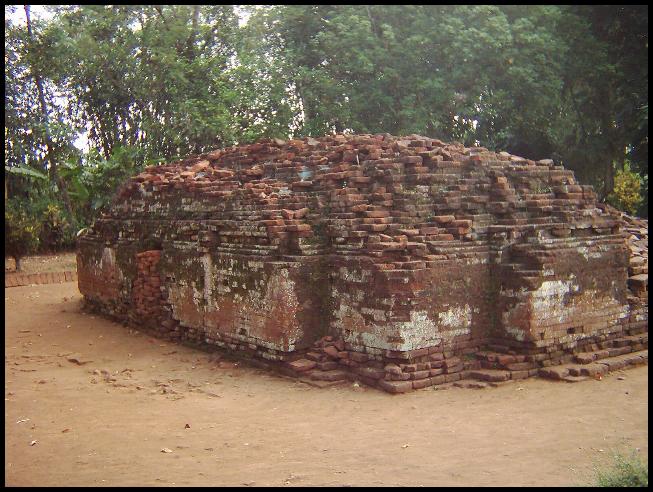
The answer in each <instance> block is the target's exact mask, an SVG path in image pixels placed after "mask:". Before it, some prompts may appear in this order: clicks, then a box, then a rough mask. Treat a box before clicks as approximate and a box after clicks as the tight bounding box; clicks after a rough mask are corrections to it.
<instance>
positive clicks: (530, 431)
mask: <svg viewBox="0 0 653 492" xmlns="http://www.w3.org/2000/svg"><path fill="white" fill-rule="evenodd" d="M80 301H81V296H80V294H79V292H78V290H77V286H76V283H66V284H55V285H39V286H25V287H13V288H9V289H5V308H6V311H5V313H6V314H5V484H6V485H20V486H24V485H48V486H55V485H56V486H63V485H73V486H94V485H95V486H97V485H116V486H127V485H177V486H180V485H220V486H227V485H234V486H284V485H286V486H306V485H314V486H319V485H352V486H358V485H378V486H391V485H415V486H419V485H424V486H432V485H437V486H446V485H454V486H455V485H472V486H489V485H512V486H520V485H521V486H531V485H543V486H564V485H584V484H587V483H589V482H591V481H592V479H593V467H594V466H595V465H600V464H605V463H609V462H610V454H611V452H612V451H614V450H620V451H625V452H629V451H631V450H633V449H639V454H640V455H641V456H642V457H643V458H644V459H645V460H646V461H648V458H647V457H648V367H647V366H644V367H641V366H640V367H637V368H634V369H629V370H625V371H619V372H615V373H612V374H610V375H608V376H606V377H604V378H603V380H601V381H595V380H590V381H584V382H581V383H574V384H570V383H564V382H559V383H556V382H551V381H545V380H541V379H530V380H526V381H519V382H515V383H511V384H507V385H505V386H502V387H498V388H487V389H479V390H475V389H461V388H450V389H446V390H433V389H432V388H427V389H424V390H421V391H417V392H413V393H410V394H405V395H390V394H386V393H383V392H380V391H378V390H373V389H368V388H366V387H357V386H355V385H354V384H352V383H348V384H346V385H344V386H337V387H332V388H328V389H320V388H315V387H312V386H309V385H307V384H305V383H301V382H298V381H296V380H293V379H289V378H284V377H280V376H276V375H271V374H268V373H266V372H264V371H262V370H260V369H256V368H251V367H247V366H246V365H244V364H239V365H238V366H236V367H233V364H230V363H229V362H227V361H226V359H224V358H223V359H222V362H219V361H217V360H216V359H217V358H216V357H214V356H211V355H210V354H207V353H204V352H199V351H196V350H193V349H191V348H186V347H182V346H178V345H174V344H171V343H168V342H165V341H161V340H158V339H154V338H152V337H150V336H146V335H144V334H141V333H136V332H134V331H133V330H130V328H127V327H123V326H122V325H120V324H116V323H113V322H111V321H107V320H105V319H102V318H100V317H97V316H92V315H88V314H84V313H82V312H81V311H80ZM164 449H165V450H166V451H169V452H162V450H164Z"/></svg>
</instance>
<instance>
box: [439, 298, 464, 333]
mask: <svg viewBox="0 0 653 492" xmlns="http://www.w3.org/2000/svg"><path fill="white" fill-rule="evenodd" d="M438 324H439V325H440V326H441V327H443V328H453V329H465V328H469V327H470V326H471V325H472V308H471V306H470V305H469V304H465V305H464V306H454V307H452V308H451V309H449V310H447V311H444V312H441V313H438Z"/></svg>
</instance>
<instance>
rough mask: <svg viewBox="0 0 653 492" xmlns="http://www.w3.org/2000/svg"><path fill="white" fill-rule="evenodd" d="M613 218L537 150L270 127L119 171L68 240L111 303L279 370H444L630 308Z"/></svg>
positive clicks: (597, 326)
mask: <svg viewBox="0 0 653 492" xmlns="http://www.w3.org/2000/svg"><path fill="white" fill-rule="evenodd" d="M623 224H624V220H623V218H621V217H619V216H618V214H616V213H615V212H614V211H613V210H611V209H609V208H606V207H605V206H601V205H599V204H597V202H596V196H595V194H594V192H593V191H592V189H591V187H588V186H581V185H578V184H576V182H575V179H574V176H573V173H572V172H571V171H568V170H565V169H563V168H562V167H560V166H555V165H554V164H553V162H552V161H549V160H543V161H538V162H533V161H530V160H527V159H522V158H520V157H516V156H511V155H509V154H507V153H505V152H501V153H498V154H497V153H494V152H489V151H487V149H484V148H478V147H473V148H465V147H464V146H462V145H460V144H444V143H442V142H440V141H439V140H436V139H428V138H425V137H419V136H409V137H404V138H396V137H392V136H390V135H375V136H371V135H362V136H360V135H358V136H345V135H337V136H333V137H324V138H321V139H313V138H307V139H304V140H291V141H289V142H282V141H263V142H260V143H257V144H252V145H246V146H241V147H234V148H229V149H224V150H219V151H215V152H212V153H209V154H205V155H201V156H197V157H192V158H188V159H186V160H184V161H181V162H179V163H175V164H170V165H165V166H153V167H150V168H147V169H146V170H145V171H144V172H143V173H142V174H140V175H138V176H136V177H134V178H133V179H132V180H131V181H129V182H128V183H126V185H125V186H123V188H122V189H121V190H120V192H119V194H118V196H117V198H116V200H115V201H114V203H113V206H112V209H111V212H110V213H109V214H107V215H105V216H103V217H101V218H100V219H98V220H97V221H96V223H95V225H94V227H93V228H92V229H91V230H90V232H89V233H88V234H87V235H85V236H83V237H81V238H80V240H79V256H78V272H79V285H80V290H81V292H82V294H84V296H85V298H86V299H87V301H88V303H89V304H90V305H93V306H94V307H96V308H97V309H98V310H100V311H102V312H105V313H107V314H109V315H111V316H114V317H116V318H118V319H122V320H126V321H128V322H130V323H132V324H141V325H144V326H150V327H151V328H153V329H155V330H157V331H158V332H160V333H161V334H165V335H166V336H171V337H173V338H177V339H180V340H185V341H188V342H193V343H196V344H208V345H217V346H221V347H225V348H228V349H231V350H234V351H238V352H240V353H244V354H249V355H252V356H255V357H258V358H263V359H267V360H270V361H286V363H285V366H284V367H286V368H287V369H288V370H290V371H291V372H293V371H294V372H302V371H308V370H314V371H318V372H319V371H326V372H329V371H334V370H335V368H334V364H336V365H337V367H340V368H344V369H345V370H346V371H349V372H350V373H355V374H357V375H358V376H359V377H361V378H367V379H366V382H368V383H370V384H377V385H381V386H383V385H385V386H387V384H386V383H381V382H380V381H406V380H408V381H417V380H424V379H428V380H429V381H430V382H431V381H432V380H433V378H435V380H433V381H432V383H431V384H437V382H438V381H439V382H442V381H440V379H438V378H439V377H440V376H442V380H447V379H448V380H451V379H452V378H454V376H453V375H454V374H458V373H460V371H463V370H469V369H474V368H478V367H480V363H479V361H478V360H472V359H473V357H471V356H472V355H473V354H475V353H477V352H479V351H480V350H481V349H483V348H484V347H487V346H491V347H494V349H495V350H499V351H503V352H506V353H507V352H510V351H512V352H514V353H516V354H517V353H519V354H528V355H531V356H535V355H537V356H538V357H537V360H539V361H541V360H557V359H559V358H560V357H562V356H563V355H564V354H566V353H571V352H573V351H575V350H576V351H577V350H579V349H580V348H582V347H584V346H586V345H587V346H589V345H591V344H595V343H599V342H603V341H605V340H607V339H609V338H611V337H612V338H615V337H618V336H620V335H623V334H624V333H625V332H626V331H627V330H628V329H630V327H633V326H635V325H634V324H633V323H639V324H640V325H641V323H642V320H643V319H644V318H646V319H647V315H648V314H647V313H648V298H647V293H646V288H644V289H642V288H641V283H642V282H639V283H638V281H637V279H634V280H628V278H629V277H628V276H629V275H630V277H631V279H632V278H633V277H634V274H633V273H632V272H634V271H635V270H633V268H639V270H641V265H640V266H639V267H638V266H637V265H631V264H630V263H629V261H630V260H629V258H630V259H631V260H632V255H631V256H629V249H628V247H627V243H626V241H625V237H624V233H623V231H622V230H621V229H620V228H621V227H622V225H623ZM631 251H632V248H631ZM646 261H647V260H646ZM629 268H630V270H629ZM639 270H637V271H638V272H639ZM639 274H640V275H641V273H639ZM629 282H630V284H629ZM629 285H630V286H631V288H630V289H629ZM637 286H639V287H637ZM635 287H637V289H635V290H636V291H637V292H638V294H634V290H633V289H634V288H635ZM643 293H644V294H646V295H645V296H644V295H643ZM638 326H639V325H638ZM625 330H626V331H625ZM325 336H326V337H327V338H324V337H325ZM336 343H338V344H341V346H338V347H336V348H334V349H333V350H327V349H328V347H334V345H333V344H336ZM316 344H317V345H316ZM325 350H327V352H324V351H325ZM334 350H335V352H334ZM329 351H330V352H331V354H329V353H328V352H329ZM309 353H310V354H313V355H311V356H310V357H308V355H307V354H309ZM561 354H562V355H561ZM524 356H525V355H524ZM306 357H308V359H307V358H306ZM298 359H301V360H298ZM534 360H535V359H533V360H531V362H533V361H534ZM309 361H310V362H309ZM388 363H389V364H390V370H389V371H387V370H386V365H388ZM512 363H513V364H525V363H527V361H525V360H521V361H512ZM320 364H322V365H321V366H320ZM393 364H395V365H397V367H398V369H396V370H395V369H394V368H393V366H392V365H393ZM400 364H403V365H404V366H406V367H402V366H401V365H400ZM413 365H415V367H413ZM325 368H330V369H325ZM406 368H407V370H406V371H404V369H406ZM529 369H533V368H530V367H529V368H524V369H522V370H524V371H526V373H528V370H529ZM397 371H398V372H397ZM363 373H364V374H363ZM406 374H408V376H406ZM416 375H417V376H419V377H416ZM332 376H333V377H336V376H335V375H333V374H332ZM324 377H325V378H328V377H331V376H324ZM406 377H408V379H405V378H406ZM375 382H376V383H375ZM419 384H422V383H419ZM424 385H426V384H425V383H424ZM385 389H388V388H387V387H386V388H385Z"/></svg>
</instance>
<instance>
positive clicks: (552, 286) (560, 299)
mask: <svg viewBox="0 0 653 492" xmlns="http://www.w3.org/2000/svg"><path fill="white" fill-rule="evenodd" d="M577 290H578V286H575V285H573V281H572V280H567V281H565V280H547V281H545V282H542V285H541V286H540V287H539V289H537V290H536V291H534V292H532V293H531V307H532V310H533V312H534V313H535V314H536V316H537V317H538V318H539V317H545V318H547V319H552V318H553V319H555V320H556V321H557V322H558V323H562V322H563V321H564V319H565V317H566V316H567V315H568V312H567V306H566V304H565V296H566V295H568V294H569V293H570V292H573V291H577Z"/></svg>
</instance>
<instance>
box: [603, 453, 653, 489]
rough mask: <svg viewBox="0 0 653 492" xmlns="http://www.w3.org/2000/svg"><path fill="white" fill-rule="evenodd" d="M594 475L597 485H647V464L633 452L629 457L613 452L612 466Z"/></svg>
mask: <svg viewBox="0 0 653 492" xmlns="http://www.w3.org/2000/svg"><path fill="white" fill-rule="evenodd" d="M596 475H597V476H596V486H598V487H648V466H647V465H646V464H645V463H644V462H642V460H641V459H640V458H639V457H638V456H637V455H636V454H635V453H634V452H633V454H632V455H631V456H630V457H625V456H623V455H621V454H619V453H617V454H615V455H614V464H613V466H612V468H610V469H608V470H598V471H597V474H596Z"/></svg>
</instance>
